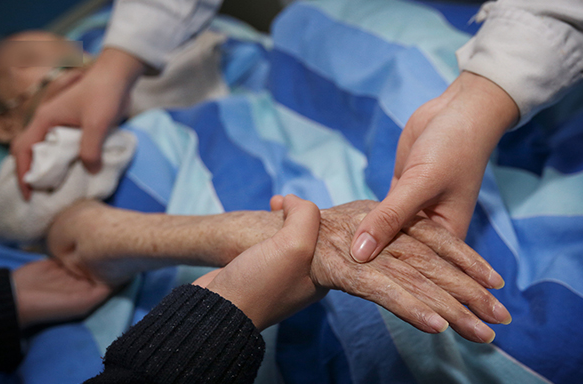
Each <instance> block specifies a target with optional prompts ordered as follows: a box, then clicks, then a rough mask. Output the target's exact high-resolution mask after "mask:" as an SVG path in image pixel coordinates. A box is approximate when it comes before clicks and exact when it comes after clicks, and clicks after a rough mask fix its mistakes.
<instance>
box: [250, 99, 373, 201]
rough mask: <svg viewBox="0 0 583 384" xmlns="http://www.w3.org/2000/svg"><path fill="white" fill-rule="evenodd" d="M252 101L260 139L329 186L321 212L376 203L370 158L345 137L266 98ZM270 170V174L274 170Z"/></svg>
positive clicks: (322, 196) (254, 119)
mask: <svg viewBox="0 0 583 384" xmlns="http://www.w3.org/2000/svg"><path fill="white" fill-rule="evenodd" d="M249 99H250V101H251V106H252V114H253V121H254V123H255V125H256V129H257V134H258V135H259V136H260V138H261V139H262V140H266V141H269V142H272V143H277V144H278V146H281V148H287V150H286V152H287V156H288V157H289V159H291V160H292V161H293V162H295V163H297V164H300V165H301V166H303V167H305V168H307V169H308V170H309V171H310V173H311V175H313V177H316V178H317V179H318V180H321V181H322V182H323V183H324V184H325V186H326V189H327V196H326V197H325V196H324V195H323V193H322V195H321V198H322V199H324V198H325V199H326V201H321V205H319V206H320V207H321V208H327V207H330V206H333V205H339V204H344V203H347V202H350V201H354V200H360V199H374V194H373V193H372V192H371V191H370V189H369V188H368V186H367V185H366V183H365V179H364V169H365V168H366V165H367V162H366V158H365V156H364V155H363V154H362V153H361V152H359V151H358V150H356V149H355V148H354V147H353V146H352V145H351V144H350V143H349V142H348V141H347V140H346V138H345V137H344V136H343V135H342V134H341V133H339V132H337V131H335V130H332V129H329V128H326V127H324V126H322V125H320V124H318V123H315V122H314V121H311V120H309V119H307V118H305V117H304V116H301V115H299V114H297V113H295V112H293V111H291V110H289V109H288V108H286V107H284V106H282V105H280V104H277V103H274V102H273V100H272V99H271V98H270V97H269V96H268V95H266V94H263V95H258V96H252V97H250V98H249ZM267 168H268V172H269V169H270V168H272V167H271V166H270V165H268V166H267ZM272 171H275V170H274V169H273V170H272ZM311 185H313V186H317V185H315V184H311Z"/></svg>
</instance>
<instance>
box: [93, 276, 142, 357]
mask: <svg viewBox="0 0 583 384" xmlns="http://www.w3.org/2000/svg"><path fill="white" fill-rule="evenodd" d="M140 287H141V277H140V276H138V277H136V278H135V279H134V280H133V281H132V283H131V284H130V285H128V286H127V287H126V288H124V289H123V291H121V292H120V293H118V294H117V295H115V296H114V297H112V298H111V299H109V300H108V301H106V302H105V304H103V305H102V306H101V307H99V308H98V309H97V310H96V311H95V312H93V313H92V314H91V316H89V317H88V318H87V319H85V321H84V322H83V324H84V325H85V326H86V327H87V329H89V331H90V332H91V334H92V335H93V337H94V339H95V343H96V344H97V348H98V349H99V353H100V354H101V356H104V355H105V350H106V349H107V347H109V345H110V344H111V343H113V341H114V340H115V339H117V338H118V337H119V336H120V335H121V334H122V333H123V332H125V331H127V329H128V328H129V327H130V325H131V319H132V314H133V312H134V308H135V300H136V298H137V296H138V290H139V289H140Z"/></svg>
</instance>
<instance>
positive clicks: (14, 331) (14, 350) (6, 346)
mask: <svg viewBox="0 0 583 384" xmlns="http://www.w3.org/2000/svg"><path fill="white" fill-rule="evenodd" d="M20 360H22V352H21V350H20V327H19V326H18V313H17V312H16V304H15V302H14V297H13V295H12V283H11V282H10V270H8V269H5V268H2V269H0V371H2V372H11V371H13V370H14V369H15V368H16V366H18V363H20Z"/></svg>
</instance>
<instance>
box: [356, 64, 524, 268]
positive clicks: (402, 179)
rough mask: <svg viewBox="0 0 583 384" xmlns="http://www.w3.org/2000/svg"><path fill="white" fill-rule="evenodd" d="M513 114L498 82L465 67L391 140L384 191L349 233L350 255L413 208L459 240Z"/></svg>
mask: <svg viewBox="0 0 583 384" xmlns="http://www.w3.org/2000/svg"><path fill="white" fill-rule="evenodd" d="M518 118H519V111H518V107H517V106H516V104H515V103H514V101H513V100H512V99H511V98H510V96H509V95H508V94H507V93H506V92H505V91H504V90H503V89H502V88H500V87H498V86H497V85H496V84H494V83H493V82H491V81H490V80H488V79H486V78H484V77H481V76H478V75H475V74H473V73H470V72H463V73H462V74H461V75H460V76H459V77H458V78H457V79H456V80H455V81H454V82H453V83H452V84H451V85H450V86H449V87H448V89H447V90H446V91H445V92H444V93H443V94H442V95H441V96H439V97H437V98H436V99H433V100H431V101H429V102H428V103H426V104H424V105H422V106H421V107H420V108H419V109H418V110H417V111H415V113H413V115H412V116H411V118H410V119H409V121H408V122H407V124H406V125H405V128H404V129H403V132H402V134H401V137H400V139H399V144H398V148H397V154H396V161H395V172H394V176H393V180H392V183H391V189H390V191H389V193H388V195H387V197H386V198H385V199H384V200H383V201H382V202H381V203H380V204H379V205H378V206H377V207H376V208H375V209H373V210H372V211H371V212H370V213H369V214H368V215H367V216H366V217H365V218H364V220H363V221H362V223H361V224H360V226H359V227H358V229H357V230H356V233H355V234H354V238H353V240H352V245H351V254H352V257H353V258H354V259H355V260H356V261H358V262H367V261H370V260H372V259H373V258H374V257H376V256H377V255H378V254H379V253H380V252H381V250H382V249H384V248H385V247H386V246H387V244H388V243H389V242H390V241H391V240H392V239H393V238H394V237H395V235H397V233H398V232H399V230H400V229H401V228H402V227H403V226H404V225H405V224H406V223H407V222H408V221H409V220H411V218H413V217H414V216H415V215H417V214H419V213H421V214H422V215H424V216H426V217H428V218H429V219H431V220H433V221H435V222H436V223H438V224H440V225H441V226H443V227H444V228H446V229H447V230H449V231H450V232H451V233H453V234H455V235H456V236H458V237H459V238H460V239H464V238H465V236H466V232H467V230H468V226H469V223H470V219H471V217H472V214H473V211H474V207H475V204H476V201H477V198H478V193H479V190H480V185H481V182H482V178H483V176H484V172H485V169H486V165H487V163H488V159H489V157H490V154H491V153H492V151H493V150H494V148H495V146H496V145H497V144H498V141H499V140H500V138H501V137H502V135H503V134H504V132H506V130H507V129H508V128H510V127H512V126H513V125H514V124H516V122H517V121H518Z"/></svg>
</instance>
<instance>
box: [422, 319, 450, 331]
mask: <svg viewBox="0 0 583 384" xmlns="http://www.w3.org/2000/svg"><path fill="white" fill-rule="evenodd" d="M427 323H428V324H429V325H430V326H431V328H433V329H434V330H435V331H437V333H441V332H443V331H445V330H446V329H447V327H449V323H448V322H447V321H446V320H445V319H444V318H443V317H441V316H439V315H432V316H430V317H429V319H427Z"/></svg>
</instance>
